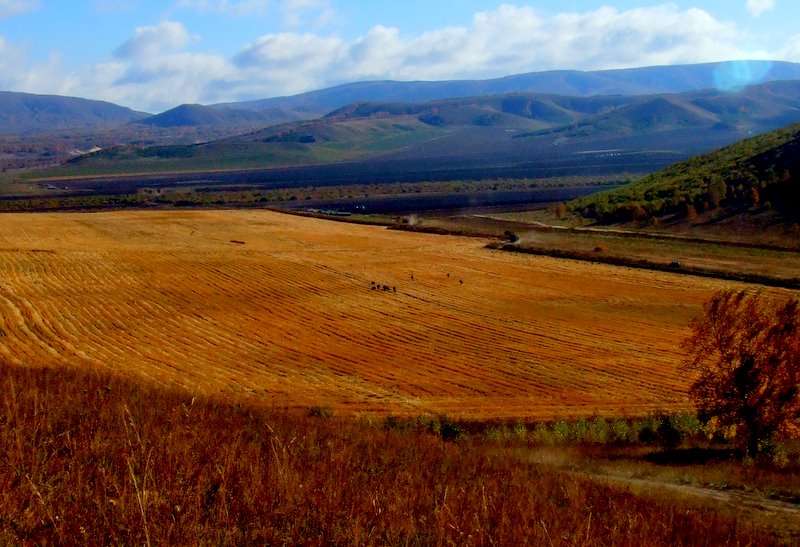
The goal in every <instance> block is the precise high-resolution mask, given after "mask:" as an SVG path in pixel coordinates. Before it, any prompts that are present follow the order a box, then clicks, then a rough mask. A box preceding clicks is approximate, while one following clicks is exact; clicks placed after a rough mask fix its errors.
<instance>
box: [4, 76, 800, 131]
mask: <svg viewBox="0 0 800 547" xmlns="http://www.w3.org/2000/svg"><path fill="white" fill-rule="evenodd" d="M778 80H800V64H797V63H787V62H773V61H726V62H719V63H706V64H694V65H675V66H656V67H644V68H629V69H619V70H601V71H591V72H583V71H577V70H559V71H547V72H533V73H528V74H519V75H513V76H506V77H503V78H495V79H489V80H452V81H417V82H398V81H373V82H356V83H348V84H343V85H339V86H335V87H331V88H327V89H321V90H316V91H310V92H307V93H302V94H299V95H294V96H289V97H275V98H269V99H261V100H255V101H243V102H234V103H220V104H214V105H207V106H202V105H180V106H178V107H175V108H173V109H170V110H168V111H166V112H163V113H160V114H157V115H155V116H150V115H148V114H146V113H143V112H136V111H134V110H131V109H129V108H125V107H122V106H118V105H114V104H112V103H108V102H103V101H93V100H89V99H80V98H72V97H60V96H55V95H33V94H29V93H17V92H9V91H4V92H0V135H9V134H16V135H24V134H27V133H37V132H46V131H50V130H54V129H55V130H60V129H64V128H69V129H76V130H81V131H83V130H93V129H105V128H113V127H118V126H121V125H124V124H128V123H131V122H143V123H145V124H146V125H151V126H154V127H170V128H174V127H221V128H235V127H236V126H237V125H241V126H242V127H245V128H251V127H253V125H254V124H261V125H262V126H263V127H266V126H268V125H277V124H281V123H286V122H292V121H299V120H307V119H315V118H319V117H322V116H324V115H326V114H328V113H330V112H332V111H335V110H338V109H340V108H343V107H346V106H347V105H350V104H352V103H356V102H398V101H402V102H405V103H415V102H429V101H433V100H444V99H454V98H463V97H479V96H491V95H507V94H514V93H537V94H548V95H561V96H569V97H591V96H601V95H602V96H612V95H620V96H634V95H654V94H660V93H683V92H687V91H697V90H703V89H715V88H716V89H725V90H729V89H733V88H737V87H743V86H745V85H747V84H758V83H764V82H770V81H778ZM548 107H549V106H548ZM245 112H249V114H245ZM553 114H554V115H555V114H557V111H554V112H553ZM234 132H235V131H234Z"/></svg>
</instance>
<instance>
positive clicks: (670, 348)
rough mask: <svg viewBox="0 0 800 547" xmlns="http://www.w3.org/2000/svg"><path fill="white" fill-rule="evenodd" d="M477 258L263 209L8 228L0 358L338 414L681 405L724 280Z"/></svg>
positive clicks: (0, 278) (630, 409)
mask: <svg viewBox="0 0 800 547" xmlns="http://www.w3.org/2000/svg"><path fill="white" fill-rule="evenodd" d="M484 245H485V241H483V240H480V239H470V238H459V237H444V236H436V235H430V234H420V233H400V232H396V231H390V230H386V229H384V228H381V227H376V226H360V225H352V224H344V223H335V222H328V221H324V220H318V219H311V218H301V217H295V216H289V215H282V214H279V213H274V212H266V211H234V212H232V211H193V212H175V211H158V212H113V213H95V214H22V215H4V216H2V217H0V358H4V359H7V360H9V361H11V362H15V363H21V364H26V365H76V366H81V367H99V368H106V369H111V370H116V371H120V372H123V373H130V374H137V375H141V376H144V377H148V378H151V379H153V380H155V381H157V382H159V383H162V384H166V385H181V386H184V387H185V388H186V389H187V390H190V391H193V392H204V393H225V394H230V395H234V394H236V395H238V396H241V395H245V396H248V397H251V398H254V399H256V400H260V401H263V402H265V403H267V404H274V405H280V406H283V405H287V406H299V405H322V406H329V407H331V408H333V409H334V410H336V411H347V410H351V411H356V412H394V413H398V414H422V413H426V412H436V413H439V412H442V413H447V414H448V415H451V416H456V417H459V416H461V417H472V418H488V417H512V416H513V417H523V418H538V419H546V418H554V417H569V416H583V415H590V414H594V413H603V414H606V415H609V414H619V415H633V414H641V413H645V412H649V411H654V410H659V411H662V410H663V411H670V410H676V409H682V408H686V407H687V398H686V389H687V386H688V384H689V379H688V378H687V377H686V376H685V375H683V374H681V373H680V372H679V371H678V365H679V363H680V361H681V359H682V355H681V351H680V347H679V343H680V340H681V339H682V338H683V337H684V336H685V335H686V334H687V333H688V327H687V325H688V322H689V319H690V317H691V316H693V315H694V314H696V313H698V312H699V310H700V306H701V303H702V302H703V301H704V300H705V299H706V298H708V296H709V295H710V294H711V293H712V292H713V291H714V290H716V289H719V288H722V287H731V286H736V285H735V284H734V283H729V282H722V281H717V280H713V279H698V278H692V277H685V276H680V275H673V274H670V273H660V272H650V271H642V270H633V269H628V268H620V267H614V266H604V265H598V264H590V263H583V262H577V261H569V260H559V259H551V258H546V257H537V256H523V255H516V254H508V253H502V252H497V251H489V250H486V249H484V248H483V247H484ZM412 275H413V279H412ZM373 283H374V284H376V285H379V286H380V288H379V289H375V288H373V286H374V285H373ZM384 285H385V286H386V287H387V288H388V290H384V288H383V287H384Z"/></svg>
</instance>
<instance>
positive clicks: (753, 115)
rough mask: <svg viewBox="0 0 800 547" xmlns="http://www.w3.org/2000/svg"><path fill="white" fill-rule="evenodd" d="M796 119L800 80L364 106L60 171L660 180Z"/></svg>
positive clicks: (94, 158) (79, 162)
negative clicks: (673, 169)
mask: <svg viewBox="0 0 800 547" xmlns="http://www.w3.org/2000/svg"><path fill="white" fill-rule="evenodd" d="M192 112H193V113H195V114H198V116H197V117H201V116H200V115H203V116H205V115H208V114H209V112H212V110H211V109H208V108H200V109H188V108H187V109H185V110H184V113H192ZM193 119H194V118H193ZM796 121H800V81H791V82H770V83H766V84H761V85H756V86H750V87H747V88H744V89H742V90H739V91H736V92H723V91H718V90H706V91H700V92H697V91H693V92H687V93H681V94H659V95H649V96H620V95H614V96H598V97H566V96H558V95H543V94H532V93H514V94H508V95H493V96H484V97H468V98H457V99H446V100H438V101H429V102H425V103H412V102H398V101H394V102H357V103H353V104H350V105H348V106H346V107H343V108H340V109H337V110H334V111H333V112H331V113H329V114H328V115H326V116H324V117H322V118H319V119H315V120H308V121H303V122H295V123H289V124H283V125H280V126H273V127H268V128H266V129H262V130H259V131H253V132H250V133H247V134H244V135H238V136H234V137H229V138H225V139H221V140H218V141H214V142H207V143H201V144H193V145H183V146H167V147H151V148H139V147H118V148H114V149H109V150H105V151H103V152H101V153H98V154H92V155H90V156H83V157H80V158H78V159H76V160H74V161H72V162H71V163H70V164H69V165H68V166H66V167H65V168H64V169H62V173H61V174H63V175H67V174H76V175H80V174H86V173H99V172H146V171H180V170H202V169H214V168H216V169H220V168H222V169H224V168H272V167H285V166H291V165H325V164H336V163H341V162H344V161H346V162H360V163H369V164H373V165H377V164H381V165H383V166H384V171H386V172H390V171H397V172H398V173H400V174H402V173H407V172H408V171H410V170H415V169H422V170H427V171H429V172H431V173H436V177H434V178H436V179H437V180H442V179H441V178H440V176H443V175H442V172H444V171H447V170H459V176H464V175H463V170H465V169H466V170H467V171H469V170H479V169H483V168H487V167H489V168H491V169H493V170H494V171H493V172H492V174H491V175H490V176H512V177H517V178H519V177H536V176H558V175H559V174H561V175H572V174H601V173H602V174H610V173H650V172H654V171H656V170H658V169H660V168H663V167H666V166H668V165H671V164H673V163H676V162H678V161H680V160H683V159H687V158H690V157H692V156H694V155H697V154H700V153H706V152H708V151H709V150H714V149H716V148H720V147H722V146H726V145H728V144H731V143H733V142H736V141H738V140H741V139H743V138H746V137H748V136H750V135H754V134H758V133H762V132H764V131H769V130H774V129H776V128H778V127H781V126H784V125H786V124H787V123H789V122H796ZM109 170H111V171H109ZM115 170H116V171H115ZM431 176H433V175H431ZM445 178H447V177H445ZM398 180H400V179H399V178H398Z"/></svg>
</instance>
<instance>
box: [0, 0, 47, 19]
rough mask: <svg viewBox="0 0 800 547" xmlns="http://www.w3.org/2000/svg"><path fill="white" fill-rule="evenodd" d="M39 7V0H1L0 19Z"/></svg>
mask: <svg viewBox="0 0 800 547" xmlns="http://www.w3.org/2000/svg"><path fill="white" fill-rule="evenodd" d="M38 7H39V0H0V19H5V18H7V17H11V16H13V15H18V14H20V13H24V12H26V11H31V10H34V9H36V8H38Z"/></svg>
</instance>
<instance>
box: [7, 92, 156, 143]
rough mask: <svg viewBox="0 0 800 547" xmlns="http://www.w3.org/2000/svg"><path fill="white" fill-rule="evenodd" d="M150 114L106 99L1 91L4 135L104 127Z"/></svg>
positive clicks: (140, 118)
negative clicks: (105, 100) (96, 99)
mask: <svg viewBox="0 0 800 547" xmlns="http://www.w3.org/2000/svg"><path fill="white" fill-rule="evenodd" d="M148 116H149V114H146V113H144V112H136V111H135V110H131V109H130V108H126V107H123V106H118V105H115V104H113V103H109V102H104V101H93V100H89V99H81V98H76V97H61V96H58V95H34V94H31V93H17V92H11V91H0V135H10V134H20V133H23V134H24V133H35V132H43V131H52V130H54V129H71V130H78V131H85V130H94V129H104V128H110V127H118V126H120V125H124V124H126V123H130V122H135V121H138V120H142V119H144V118H146V117H148Z"/></svg>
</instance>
